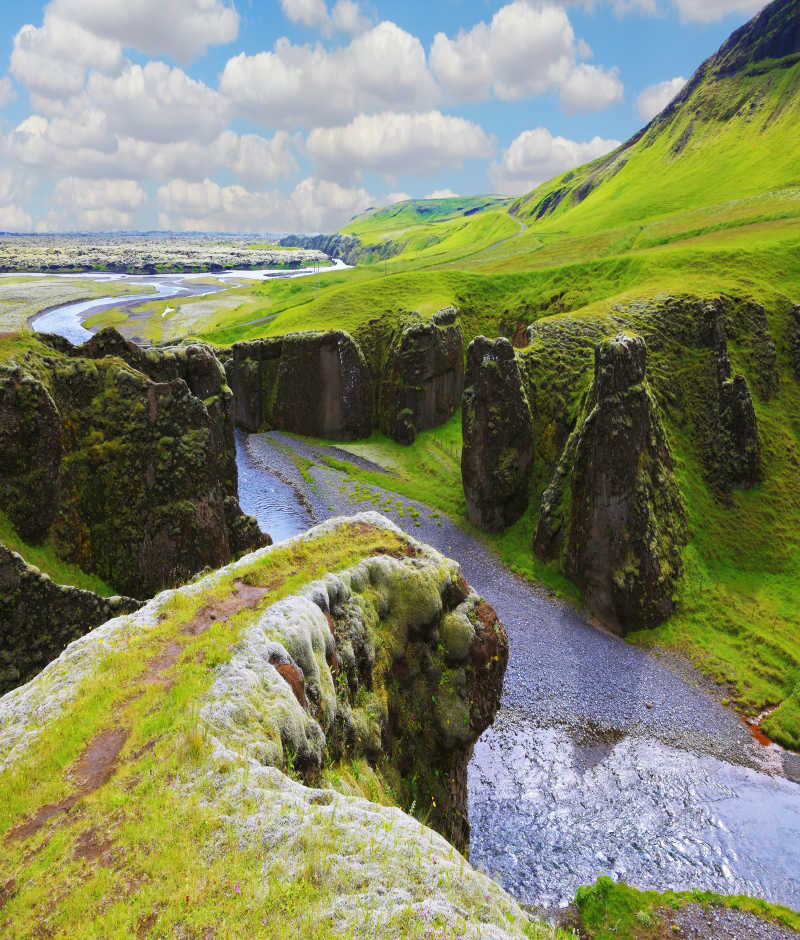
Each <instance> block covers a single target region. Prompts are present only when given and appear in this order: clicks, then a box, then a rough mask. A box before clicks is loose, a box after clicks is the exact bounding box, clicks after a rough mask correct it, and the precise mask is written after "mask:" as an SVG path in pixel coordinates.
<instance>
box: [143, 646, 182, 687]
mask: <svg viewBox="0 0 800 940" xmlns="http://www.w3.org/2000/svg"><path fill="white" fill-rule="evenodd" d="M182 652H183V646H182V645H181V644H180V643H179V642H178V641H177V640H175V641H174V642H172V643H170V644H169V646H167V647H166V648H165V649H164V650H163V651H162V652H161V653H159V654H158V656H156V657H155V658H154V659H151V660H150V662H149V663H148V664H147V669H146V670H145V672H144V675H143V676H142V679H143V680H144V681H145V682H157V681H158V680H159V679H161V678H162V676H163V674H164V673H165V672H166V671H167V670H168V669H171V668H172V667H173V666H174V665H175V663H176V662H177V661H178V658H179V656H180V655H181V653H182ZM170 684H171V683H170Z"/></svg>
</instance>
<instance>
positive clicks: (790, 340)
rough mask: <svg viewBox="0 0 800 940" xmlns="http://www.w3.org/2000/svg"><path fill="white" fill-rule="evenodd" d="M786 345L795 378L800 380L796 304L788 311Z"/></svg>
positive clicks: (799, 329)
mask: <svg viewBox="0 0 800 940" xmlns="http://www.w3.org/2000/svg"><path fill="white" fill-rule="evenodd" d="M787 346H788V352H789V362H790V363H791V366H792V371H793V372H794V375H795V378H796V379H798V380H800V305H798V304H794V306H793V307H792V309H791V312H790V313H789V331H788V334H787Z"/></svg>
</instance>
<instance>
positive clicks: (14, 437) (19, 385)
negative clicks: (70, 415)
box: [0, 366, 62, 543]
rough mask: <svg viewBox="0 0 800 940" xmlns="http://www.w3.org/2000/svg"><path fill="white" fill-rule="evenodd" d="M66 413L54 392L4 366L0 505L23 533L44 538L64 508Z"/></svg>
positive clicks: (1, 377)
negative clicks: (61, 506)
mask: <svg viewBox="0 0 800 940" xmlns="http://www.w3.org/2000/svg"><path fill="white" fill-rule="evenodd" d="M61 451H62V445H61V419H60V417H59V414H58V411H57V409H56V406H55V402H54V401H53V399H52V397H51V396H50V393H49V392H48V391H47V389H46V388H45V386H44V385H43V384H42V383H41V382H38V381H37V380H36V379H35V378H34V377H33V376H32V375H30V374H28V373H27V372H25V371H24V370H23V369H20V368H18V367H12V368H8V367H6V366H0V509H2V511H3V512H5V513H6V514H7V515H8V517H9V518H10V519H11V521H12V522H13V523H14V526H15V528H16V530H17V532H19V534H20V535H21V536H22V538H23V539H25V540H26V541H29V542H33V543H39V542H42V541H43V540H44V538H45V537H46V535H47V532H48V530H49V529H50V527H51V526H52V525H53V522H54V521H55V518H56V513H57V512H58V502H59V491H60V487H59V474H60V469H61Z"/></svg>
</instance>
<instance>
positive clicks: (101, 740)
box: [6, 728, 130, 842]
mask: <svg viewBox="0 0 800 940" xmlns="http://www.w3.org/2000/svg"><path fill="white" fill-rule="evenodd" d="M129 734H130V731H129V730H128V729H127V728H112V729H110V730H109V731H101V732H100V734H98V735H97V736H96V737H94V738H93V739H92V740H91V741H90V742H89V744H88V745H87V746H86V748H85V750H84V752H83V754H81V756H80V757H79V758H78V762H77V763H76V764H75V768H74V770H73V772H72V773H73V777H74V778H75V782H76V783H77V785H78V789H77V790H76V791H75V792H74V793H70V795H69V796H67V797H65V798H64V799H63V800H60V801H59V802H58V803H48V804H47V805H46V806H43V807H42V808H41V809H40V810H39V811H38V812H37V813H36V815H35V816H33V817H32V818H31V819H29V820H28V821H27V822H24V823H22V825H20V826H17V827H16V829H12V830H11V831H10V832H9V833H8V835H7V836H6V839H7V840H8V841H9V842H13V841H16V840H19V839H27V838H28V837H29V836H32V835H33V834H34V833H36V832H38V831H39V830H40V829H41V828H42V826H43V825H44V824H45V823H46V822H47V820H48V819H52V818H53V817H54V816H58V815H60V814H61V813H68V812H69V811H70V810H71V809H72V807H73V806H75V804H76V803H78V802H79V801H80V800H81V799H83V797H84V796H88V794H90V793H93V792H94V791H95V790H99V789H100V787H102V786H104V785H105V784H106V783H108V781H109V780H110V779H111V778H112V777H113V776H114V772H115V770H116V769H117V758H118V757H119V752H120V751H121V750H122V748H123V747H124V746H125V742H126V741H127V740H128V735H129Z"/></svg>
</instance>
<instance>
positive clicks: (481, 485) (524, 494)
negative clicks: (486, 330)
mask: <svg viewBox="0 0 800 940" xmlns="http://www.w3.org/2000/svg"><path fill="white" fill-rule="evenodd" d="M462 430H463V437H464V447H463V451H462V455H461V476H462V481H463V485H464V495H465V496H466V501H467V512H468V514H469V518H470V520H471V521H472V522H474V523H475V524H476V525H478V526H480V527H481V528H483V529H488V530H489V531H492V532H496V531H500V530H502V529H504V528H506V527H507V526H510V525H512V524H513V523H514V522H516V521H517V519H519V517H520V516H521V515H522V513H523V512H524V511H525V509H526V508H527V506H528V499H529V493H528V486H529V482H530V474H531V468H532V464H533V428H532V419H531V410H530V406H529V405H528V398H527V395H526V394H525V389H524V387H523V384H522V376H521V374H520V370H519V365H518V363H517V360H516V357H515V355H514V349H513V347H512V345H511V343H509V341H508V340H507V339H498V340H496V341H494V342H492V341H491V340H488V339H486V338H485V337H483V336H479V337H478V338H477V339H475V340H473V342H472V343H471V344H470V347H469V351H468V352H467V370H466V378H465V389H464V402H463V411H462Z"/></svg>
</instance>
